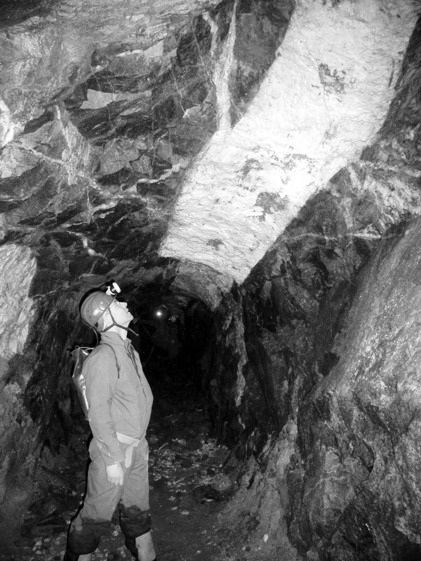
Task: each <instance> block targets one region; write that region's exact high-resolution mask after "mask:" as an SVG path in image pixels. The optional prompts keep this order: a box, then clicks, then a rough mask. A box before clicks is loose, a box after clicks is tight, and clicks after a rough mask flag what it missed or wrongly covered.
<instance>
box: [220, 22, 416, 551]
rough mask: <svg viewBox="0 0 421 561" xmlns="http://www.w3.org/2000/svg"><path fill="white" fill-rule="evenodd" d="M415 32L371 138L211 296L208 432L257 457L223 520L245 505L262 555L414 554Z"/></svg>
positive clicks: (237, 519) (235, 516)
mask: <svg viewBox="0 0 421 561" xmlns="http://www.w3.org/2000/svg"><path fill="white" fill-rule="evenodd" d="M419 32H420V26H419V25H418V26H417V29H416V30H415V32H414V34H413V37H412V39H411V42H410V46H409V50H408V53H407V56H406V59H405V62H404V73H403V76H402V79H401V81H400V88H399V91H398V94H397V97H396V100H395V102H394V103H393V104H392V107H391V110H390V112H389V116H388V119H387V120H386V122H385V124H384V127H383V129H382V133H381V135H380V137H379V139H378V141H377V142H376V143H374V144H373V145H372V146H371V147H370V149H367V150H365V151H364V155H363V159H361V160H360V161H359V162H355V163H354V164H352V166H349V167H348V168H344V169H343V170H341V172H340V173H338V174H337V175H336V176H334V177H333V178H332V180H331V181H330V182H329V186H328V189H326V190H325V191H323V192H321V193H319V194H318V195H316V196H315V197H313V198H312V199H311V200H310V201H309V202H308V203H307V204H306V205H305V207H304V208H303V209H302V211H301V212H300V213H299V215H298V217H297V219H296V220H294V221H293V222H292V223H291V225H290V226H289V227H288V228H287V230H286V231H285V233H284V234H283V235H282V236H280V238H279V239H278V240H277V242H276V243H275V244H274V246H273V248H272V249H271V250H270V251H269V252H267V254H266V255H265V257H264V259H262V261H261V262H260V263H259V264H258V266H256V267H255V268H254V270H253V271H252V273H251V274H250V276H249V278H248V279H247V280H246V281H245V283H244V284H243V286H242V287H241V289H240V290H239V291H237V292H236V293H234V292H233V293H232V295H230V296H229V297H227V298H226V299H225V300H224V302H223V306H224V307H225V313H224V314H223V317H222V318H221V321H220V323H219V325H218V328H217V332H218V334H220V337H221V338H222V339H223V341H224V342H221V346H222V349H225V352H226V354H227V356H230V357H231V360H232V362H233V364H232V365H231V368H230V369H229V372H230V375H227V372H226V371H225V370H224V369H223V367H222V368H220V369H215V370H213V373H214V375H215V379H214V381H213V383H212V384H211V385H212V386H214V387H216V388H218V387H223V388H224V389H225V391H224V392H221V393H220V394H218V393H217V392H214V393H213V395H214V398H216V399H219V403H218V406H219V407H218V412H219V422H220V425H219V426H220V430H221V433H222V434H224V435H226V436H227V437H228V438H229V439H230V440H231V442H233V443H234V442H235V443H237V450H238V454H239V455H240V456H241V455H244V454H246V455H247V453H250V452H251V451H253V454H257V457H258V459H259V466H256V465H255V460H254V456H253V457H252V458H251V460H250V462H249V465H250V467H249V473H248V475H247V477H246V478H245V481H244V482H243V486H242V489H241V494H240V496H239V499H238V500H239V502H238V504H237V505H236V507H233V508H232V509H231V510H230V513H229V520H230V521H231V523H232V524H239V525H240V527H241V525H242V524H244V522H243V521H241V518H240V517H239V516H238V512H236V509H241V505H240V503H241V501H243V502H244V501H245V502H246V504H247V505H250V512H251V513H252V517H253V519H254V520H255V521H256V528H257V530H256V536H260V538H259V537H256V547H258V548H259V549H260V550H261V558H262V559H266V558H279V559H286V560H288V561H292V560H295V559H311V560H314V561H322V560H323V561H328V560H331V559H340V560H344V561H345V560H347V561H350V560H352V561H362V560H367V559H370V560H371V559H373V560H376V559H378V560H382V561H383V560H386V559H388V560H390V559H396V560H401V559H408V560H410V559H418V558H419V556H420V551H419V545H418V544H419V541H420V536H419V533H417V532H418V530H416V528H418V527H419V512H418V503H417V504H415V503H416V501H417V499H416V497H417V495H418V491H416V492H413V490H414V488H415V487H416V486H417V485H418V472H419V469H418V460H417V459H415V458H416V453H417V446H418V445H417V444H416V441H417V436H414V435H416V434H417V432H416V431H417V414H416V411H415V413H414V402H413V397H414V396H415V401H416V399H417V398H416V396H417V391H415V390H414V391H413V395H411V393H412V392H411V390H409V391H408V390H407V386H409V388H413V387H414V386H413V384H414V372H415V370H416V368H415V367H414V366H413V361H416V360H417V359H416V357H417V356H418V355H417V353H418V351H417V343H418V334H417V328H416V324H415V322H414V320H413V314H415V315H416V313H417V307H416V306H417V301H418V298H417V296H416V291H417V288H416V286H417V284H416V283H417V281H416V278H417V263H418V256H417V254H418V245H419V242H418V240H419V221H418V220H417V219H415V222H413V223H412V224H411V225H410V226H409V229H408V231H407V228H408V226H407V223H408V221H411V218H412V220H414V216H415V217H416V216H417V215H418V214H419V205H420V199H419V178H420V171H419V169H420V167H419V166H420V154H419V140H420V137H419V132H418V130H419V119H420V105H419V101H417V99H416V97H415V96H414V95H413V91H414V89H416V88H417V86H416V84H418V83H419V80H420V74H419V72H420V70H419V68H420V65H419V63H418V61H419V60H420V48H419V46H420V42H419ZM413 80H414V81H413ZM410 223H411V222H410ZM406 232H407V233H406ZM383 239H384V240H385V241H384V242H382V240H383ZM379 244H382V245H379ZM370 258H371V259H373V262H372V264H371V265H370V266H369V268H368V269H367V271H366V272H365V273H363V277H361V278H362V279H364V280H363V286H362V287H361V288H360V289H358V286H359V284H360V282H361V281H360V277H359V275H360V274H361V271H364V266H365V265H366V264H367V260H369V259H370ZM411 279H412V280H411ZM353 302H355V304H353ZM220 309H222V307H221V308H220ZM348 314H350V316H348ZM347 317H348V319H347V320H346V319H345V318H347ZM228 318H229V319H228ZM224 319H225V321H224ZM391 334H394V336H392V335H391ZM223 352H224V350H220V354H222V353H223ZM414 368H415V370H414ZM415 377H416V375H415ZM392 380H393V381H392ZM415 384H416V382H415ZM227 396H228V397H227ZM408 426H409V428H408ZM239 427H241V429H239ZM239 430H240V433H241V434H242V437H243V438H242V439H239V438H238V436H237V433H238V431H239ZM268 435H270V436H269V440H268ZM398 435H399V436H398ZM280 450H282V453H281V452H280ZM395 450H397V451H398V455H396V454H395V453H394V451H395ZM412 460H413V461H412ZM268 488H269V489H272V490H273V491H272V493H267V489H268ZM404 489H405V490H404ZM268 520H278V521H279V524H278V525H277V527H272V526H271V525H270V524H268ZM268 528H271V530H270V532H269V534H268V535H269V539H268V541H267V542H266V544H265V545H263V544H262V542H261V536H262V535H264V534H265V533H267V531H268ZM243 529H244V530H246V528H243ZM291 547H292V548H293V549H291ZM294 548H295V550H294ZM271 556H272V557H271ZM258 558H259V559H260V557H258Z"/></svg>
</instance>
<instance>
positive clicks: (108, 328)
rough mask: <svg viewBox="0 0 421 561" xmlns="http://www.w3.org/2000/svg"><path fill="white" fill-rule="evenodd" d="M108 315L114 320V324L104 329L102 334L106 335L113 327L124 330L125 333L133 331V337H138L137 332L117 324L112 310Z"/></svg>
mask: <svg viewBox="0 0 421 561" xmlns="http://www.w3.org/2000/svg"><path fill="white" fill-rule="evenodd" d="M108 313H109V314H110V316H111V319H112V320H113V322H112V323H111V324H110V325H109V326H108V327H106V328H105V329H103V330H102V331H101V333H105V332H106V331H109V330H110V329H111V328H112V327H119V328H120V329H124V330H125V331H131V332H132V333H133V335H136V332H135V331H133V329H131V328H130V327H126V326H124V325H120V324H119V323H117V322H116V321H115V319H114V316H113V314H112V313H111V310H110V309H108Z"/></svg>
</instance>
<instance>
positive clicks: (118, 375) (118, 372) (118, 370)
mask: <svg viewBox="0 0 421 561" xmlns="http://www.w3.org/2000/svg"><path fill="white" fill-rule="evenodd" d="M100 344H101V345H107V347H110V349H111V350H112V351H113V353H114V358H115V364H116V366H117V378H120V364H119V362H118V360H117V353H116V352H115V350H114V349H113V347H112V346H111V345H109V344H108V343H100Z"/></svg>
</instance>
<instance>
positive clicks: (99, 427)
mask: <svg viewBox="0 0 421 561" xmlns="http://www.w3.org/2000/svg"><path fill="white" fill-rule="evenodd" d="M85 367H86V373H85V379H86V392H87V397H88V403H89V425H90V427H91V430H92V434H93V436H94V437H95V439H96V440H97V442H98V447H99V450H100V452H101V454H102V457H103V458H104V462H105V465H106V466H107V473H108V472H109V471H110V472H112V471H113V469H114V471H118V472H119V470H118V468H113V469H111V470H109V469H108V468H109V466H115V465H116V464H122V463H124V454H123V452H122V450H121V448H120V443H119V441H118V440H117V435H116V430H115V427H114V423H113V420H112V417H111V400H112V397H113V395H114V391H115V385H116V383H117V376H118V372H117V366H116V363H115V356H114V353H113V352H112V350H111V349H108V350H107V349H106V348H103V349H101V350H98V351H94V353H93V354H92V355H91V356H90V357H89V358H88V359H87V360H86V362H85V365H84V368H85ZM120 468H121V469H122V467H121V465H120ZM117 475H118V477H117V478H118V479H120V475H121V474H120V473H118V474H117ZM112 478H113V479H115V474H114V475H112ZM109 481H111V479H110V477H109ZM111 482H112V483H113V482H114V481H111Z"/></svg>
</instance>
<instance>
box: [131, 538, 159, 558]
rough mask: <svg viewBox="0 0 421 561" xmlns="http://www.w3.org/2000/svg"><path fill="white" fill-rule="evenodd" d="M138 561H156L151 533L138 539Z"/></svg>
mask: <svg viewBox="0 0 421 561" xmlns="http://www.w3.org/2000/svg"><path fill="white" fill-rule="evenodd" d="M136 549H137V558H138V561H156V555H155V548H154V546H153V541H152V535H151V532H146V534H142V535H141V536H138V537H137V538H136Z"/></svg>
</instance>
